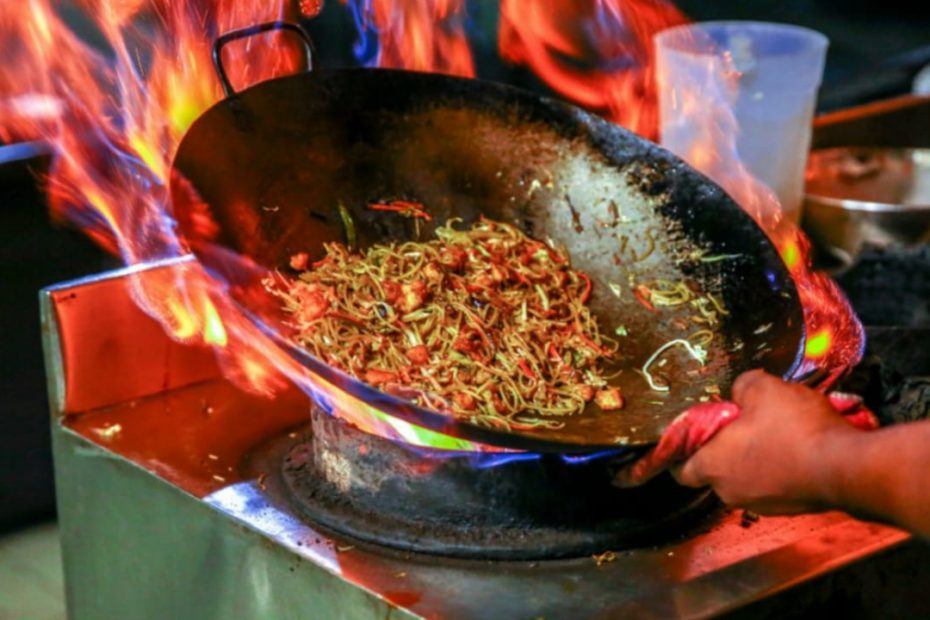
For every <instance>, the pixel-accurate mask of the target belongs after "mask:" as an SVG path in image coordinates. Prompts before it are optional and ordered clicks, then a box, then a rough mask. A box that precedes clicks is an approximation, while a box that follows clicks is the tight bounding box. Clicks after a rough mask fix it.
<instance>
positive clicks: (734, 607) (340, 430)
mask: <svg viewBox="0 0 930 620" xmlns="http://www.w3.org/2000/svg"><path fill="white" fill-rule="evenodd" d="M821 135H826V134H824V133H823V132H821ZM815 139H816V136H815ZM186 260H189V259H174V260H169V261H165V262H160V263H150V264H145V265H140V266H136V267H133V268H129V269H123V270H117V271H111V272H107V273H104V274H102V275H99V276H95V277H90V278H85V279H82V280H78V281H73V282H68V283H65V284H61V285H58V286H55V287H52V288H49V289H46V290H45V291H43V293H42V295H41V312H42V321H43V338H44V344H45V356H46V368H47V375H48V386H49V395H50V403H51V407H52V438H53V450H54V457H55V470H56V481H57V489H58V490H57V493H58V510H59V518H60V526H61V534H62V545H63V556H64V562H65V574H66V588H67V598H68V606H69V611H70V615H71V617H72V618H77V619H80V618H106V617H126V616H127V615H134V611H133V610H144V615H146V616H150V617H156V618H167V617H170V618H188V617H189V618H204V617H217V618H227V617H235V618H271V617H273V618H278V617H282V618H286V617H311V618H388V617H390V618H438V617H441V618H546V619H552V618H563V617H564V618H568V617H570V618H578V617H583V618H602V617H603V618H609V617H625V616H635V617H662V618H665V617H682V618H701V617H711V616H719V615H726V614H729V615H733V616H735V617H753V618H758V617H779V618H783V617H791V616H792V615H793V614H796V613H798V612H799V610H800V611H804V612H811V611H812V610H817V609H821V608H824V609H826V608H829V609H830V610H831V611H833V612H835V611H836V610H838V609H849V610H854V611H855V612H856V613H858V614H859V615H866V616H868V615H869V614H870V613H871V614H872V615H874V616H875V617H879V616H881V617H888V616H894V615H895V612H896V611H897V612H898V615H900V616H904V615H908V614H915V613H918V610H924V611H930V601H925V600H922V599H923V598H926V595H924V594H922V593H924V592H930V588H927V587H926V585H927V577H926V576H923V575H921V574H920V571H918V570H916V569H915V567H916V566H919V564H920V563H921V562H924V563H925V562H926V560H927V550H926V548H925V547H924V546H923V545H922V544H921V543H918V542H917V541H915V540H913V539H912V538H911V537H910V536H909V535H908V534H907V533H905V532H902V531H900V530H897V529H895V528H892V527H888V526H885V525H880V524H875V523H868V522H863V521H859V520H856V519H853V518H851V517H849V516H847V515H845V514H841V513H825V514H819V515H802V516H795V517H777V518H776V517H763V518H758V517H756V516H755V515H751V514H749V513H745V512H743V511H738V510H737V511H734V510H727V509H724V508H722V507H721V506H720V505H719V504H718V503H717V502H716V501H715V500H714V499H713V497H712V496H710V495H709V494H708V493H707V492H703V491H693V490H688V489H682V488H680V487H677V486H676V485H674V484H673V483H672V481H671V480H670V479H669V478H667V477H666V478H659V479H657V480H656V481H654V482H653V483H651V484H650V485H648V486H646V487H644V488H642V489H638V490H634V491H620V490H618V489H614V488H613V487H611V486H610V485H609V479H610V473H611V471H612V470H611V468H612V467H613V466H615V463H614V461H613V460H612V459H611V458H608V457H609V455H608V456H605V455H593V456H592V457H590V458H587V459H579V458H578V457H560V456H558V455H546V456H539V455H514V454H506V453H504V454H489V455H488V454H483V455H480V456H475V455H474V454H463V453H459V454H451V455H450V454H448V453H443V454H437V453H434V452H430V451H428V450H422V449H417V450H413V449H411V448H409V447H404V446H400V445H398V444H395V443H392V442H389V441H386V440H384V439H380V438H377V437H374V436H370V435H367V434H364V433H361V432H360V431H358V430H356V429H354V428H352V427H350V426H348V425H347V424H345V423H343V422H341V421H340V420H339V419H338V418H337V417H334V416H331V415H330V413H333V412H331V411H326V410H325V409H326V407H325V403H319V402H317V403H312V402H311V400H310V399H309V398H308V397H307V396H306V395H305V394H303V393H302V392H300V391H299V390H297V389H296V388H291V389H288V390H286V391H285V392H283V393H280V394H278V395H277V396H276V398H274V399H267V398H264V397H261V396H256V395H252V394H247V393H244V392H241V391H240V390H239V389H237V388H236V387H235V386H234V385H233V384H231V383H229V382H228V381H226V380H225V379H224V378H223V374H222V372H221V370H220V368H219V367H218V365H217V363H216V361H215V360H214V358H213V355H212V353H211V352H210V351H209V350H208V349H206V348H202V347H199V346H195V345H190V346H188V345H183V344H179V343H177V342H175V341H173V340H171V339H170V338H169V337H168V336H166V335H165V333H164V332H163V330H162V328H161V327H160V325H159V324H158V323H157V322H156V321H155V320H154V319H152V318H151V317H149V316H148V315H146V314H145V313H144V312H143V311H142V310H140V309H139V307H138V306H137V305H136V303H135V302H134V301H133V296H132V292H133V290H135V289H136V287H138V285H139V284H140V283H141V282H144V280H145V279H147V278H155V279H158V280H159V281H165V280H164V279H165V278H166V277H171V273H170V272H172V271H174V270H179V269H182V268H183V267H184V264H185V261H186ZM920 260H926V251H925V249H919V248H918V249H915V250H908V251H897V250H892V251H889V250H886V251H882V252H876V253H872V254H869V253H866V254H864V255H863V257H862V259H861V260H860V262H859V263H857V265H856V266H854V267H853V268H851V269H849V270H848V271H846V272H845V273H844V274H841V275H840V277H839V280H840V283H841V284H842V285H843V286H844V288H845V289H846V290H847V292H848V293H849V294H850V297H851V299H852V301H853V303H854V305H855V306H856V307H857V309H858V310H859V311H860V313H861V314H862V315H863V317H864V318H865V319H866V323H867V324H872V325H873V326H872V327H869V328H868V333H869V336H870V341H871V343H872V344H871V352H872V353H873V354H874V355H872V356H870V357H867V358H866V361H865V362H864V363H863V364H861V365H860V367H859V368H857V369H856V371H855V372H854V373H852V375H851V376H850V377H848V378H847V380H846V381H847V384H846V385H847V387H848V388H849V389H854V390H855V391H857V392H859V393H862V394H865V395H866V399H867V402H868V404H870V405H871V406H872V407H873V408H874V409H875V410H876V412H877V413H878V414H879V416H880V417H882V419H883V420H884V421H886V422H896V421H903V420H906V419H914V418H919V417H924V416H926V415H927V409H928V403H930V389H928V387H927V382H926V381H925V380H924V379H922V378H921V377H925V376H928V375H930V360H928V359H927V353H926V351H923V350H922V349H921V347H919V346H917V345H916V343H918V342H920V341H919V338H920V337H921V335H922V334H925V332H926V330H927V329H928V325H927V320H926V314H925V313H923V312H922V311H919V309H918V310H914V309H913V307H908V308H906V309H907V313H906V316H905V313H904V312H903V310H904V309H905V308H904V307H903V305H902V304H900V303H899V304H898V305H896V306H894V307H893V308H890V307H887V306H884V305H881V304H879V301H878V300H879V297H878V296H879V295H880V293H879V292H878V289H877V288H876V287H878V286H894V287H896V288H895V290H896V291H897V293H898V295H897V296H891V297H887V296H886V297H882V298H881V299H882V300H884V301H882V302H881V303H886V302H887V300H888V299H895V298H896V299H898V300H899V302H900V300H902V299H904V293H910V292H913V293H914V295H916V296H917V298H918V299H924V300H925V299H926V296H922V293H920V291H910V289H907V286H909V285H907V284H906V280H895V279H894V278H895V277H896V276H900V275H901V274H907V273H911V272H912V270H913V269H914V268H915V266H916V265H920V264H922V263H920V262H919V261H920ZM870 261H871V262H870ZM914 261H918V262H914ZM876 274H878V275H876ZM905 289H907V290H905ZM921 296H922V297H921ZM870 303H871V304H872V306H869V304H870ZM901 316H904V318H900V317H901ZM905 345H909V346H905Z"/></svg>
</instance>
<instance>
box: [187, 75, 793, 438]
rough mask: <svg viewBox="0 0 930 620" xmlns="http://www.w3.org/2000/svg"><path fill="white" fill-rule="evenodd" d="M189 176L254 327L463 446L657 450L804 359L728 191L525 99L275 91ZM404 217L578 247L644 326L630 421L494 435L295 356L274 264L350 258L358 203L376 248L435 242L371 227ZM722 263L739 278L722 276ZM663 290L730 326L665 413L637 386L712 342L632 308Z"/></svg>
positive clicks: (378, 86)
mask: <svg viewBox="0 0 930 620" xmlns="http://www.w3.org/2000/svg"><path fill="white" fill-rule="evenodd" d="M387 93H389V96H387V95H386V94H387ZM175 171H176V174H175V175H174V179H173V184H172V197H173V204H174V208H175V213H174V215H175V217H176V218H177V219H178V221H179V224H180V229H181V231H182V232H183V233H184V235H185V236H186V238H187V240H188V242H189V243H190V245H191V247H192V248H193V250H194V252H195V253H196V254H197V255H198V257H199V258H200V260H201V261H202V262H203V263H204V264H206V265H207V267H208V268H209V269H210V270H211V271H212V272H213V273H214V274H215V275H217V276H218V277H222V278H225V279H226V280H228V281H230V283H231V290H232V291H234V293H235V294H236V295H237V299H238V300H239V302H240V303H241V304H242V306H243V308H244V309H245V311H246V312H247V313H248V314H249V315H250V317H252V318H253V319H254V320H256V321H259V322H261V323H263V324H264V325H265V327H266V329H267V331H268V333H269V334H271V335H272V336H273V337H275V338H277V340H278V342H279V344H280V345H281V346H282V347H283V348H284V349H285V350H286V351H287V352H288V353H289V354H290V355H292V356H293V357H294V358H295V359H297V360H298V361H299V362H300V363H302V364H304V365H305V366H306V367H307V368H309V369H310V370H311V371H312V372H313V373H315V374H316V375H317V376H319V377H322V378H323V379H324V380H325V381H327V382H328V383H330V384H334V385H338V386H339V387H340V388H341V389H343V390H345V391H347V392H350V393H352V394H353V395H356V396H359V397H360V398H362V399H363V400H365V401H367V402H370V403H373V404H374V405H375V406H376V407H378V408H379V409H381V410H382V411H384V412H386V413H389V414H390V415H392V416H395V417H398V418H401V419H404V420H407V421H409V422H413V423H415V424H419V425H421V426H425V427H427V428H431V429H434V430H438V431H440V432H442V433H445V434H447V435H454V436H459V437H464V438H467V439H471V440H474V441H478V442H482V443H486V444H495V445H500V446H507V447H512V448H517V449H527V450H534V451H556V452H567V451H588V450H594V449H603V448H606V447H617V446H618V445H620V446H623V445H626V446H641V445H645V444H649V443H651V442H654V441H656V440H657V439H658V437H659V436H660V435H661V432H662V431H663V430H664V428H665V426H666V425H667V423H668V422H669V421H671V419H673V418H674V417H675V416H676V415H678V414H679V413H680V412H681V411H682V410H683V409H685V408H686V407H687V406H688V405H689V404H691V403H693V402H695V401H696V400H697V399H698V398H700V397H704V396H705V395H706V393H705V388H706V387H708V386H711V385H717V386H719V387H720V388H722V389H723V390H724V392H726V390H727V388H728V387H729V385H730V383H731V381H732V379H733V378H734V377H735V376H736V375H737V374H738V373H739V372H741V371H743V370H747V369H749V368H754V367H759V366H762V367H765V368H767V369H768V370H769V371H771V372H774V373H777V374H786V373H790V371H791V370H792V369H793V368H794V367H795V365H796V364H797V362H798V361H799V356H800V353H801V351H802V345H803V324H802V317H801V308H800V304H799V302H798V300H797V295H796V292H795V290H794V285H793V283H792V281H791V278H790V277H789V275H788V273H787V271H786V270H785V268H784V265H783V264H782V261H781V259H780V258H779V257H778V255H777V253H776V251H775V249H774V248H773V246H772V244H771V243H770V242H769V240H768V238H767V237H766V236H765V234H764V233H763V232H762V231H761V230H760V229H759V228H758V227H757V226H756V225H755V224H754V223H753V222H752V220H751V219H750V218H749V217H748V215H746V214H745V213H744V212H743V211H742V210H741V209H740V208H739V207H738V206H737V205H736V204H735V203H734V202H733V201H732V200H731V199H730V198H729V197H727V196H726V194H725V193H724V192H723V191H722V190H720V189H719V188H718V187H717V186H715V185H713V184H712V183H711V182H710V181H708V180H707V179H706V178H705V177H703V176H701V175H699V174H698V173H696V172H695V171H693V170H691V169H690V168H688V167H687V166H686V165H685V164H684V163H683V162H681V161H680V160H678V159H677V158H675V157H674V156H672V155H671V154H669V153H667V152H665V151H663V150H661V149H659V148H658V147H656V146H655V145H654V144H651V143H649V142H646V141H644V140H643V139H641V138H638V137H636V136H634V135H632V134H630V133H629V132H627V131H625V130H623V129H621V128H619V127H617V126H614V125H612V124H610V123H607V122H606V121H604V120H602V119H599V118H596V117H594V116H591V115H589V114H587V113H585V112H583V111H581V110H579V109H577V108H574V107H571V106H568V105H566V104H563V103H559V102H556V101H552V100H547V99H542V98H539V97H537V96H535V95H532V94H528V93H526V92H523V91H520V90H516V89H513V88H510V87H506V86H503V85H497V84H491V83H483V82H480V81H476V80H464V79H459V78H452V77H448V76H441V75H429V74H415V73H408V72H400V71H386V70H352V71H333V72H327V71H315V72H313V73H309V74H303V75H297V76H291V77H287V78H280V79H275V80H271V81H268V82H264V83H262V84H260V85H258V86H254V87H251V88H249V89H246V90H244V91H242V92H240V93H238V94H237V96H236V105H235V110H232V109H230V106H228V105H227V104H226V103H224V102H221V103H220V104H218V105H216V106H214V107H213V108H211V109H210V110H208V111H207V112H206V113H205V114H204V115H202V116H201V117H200V118H199V119H198V120H197V121H196V122H195V123H194V125H193V126H192V127H191V129H190V131H189V132H188V134H187V135H186V136H185V138H184V140H183V141H182V143H181V145H180V147H179V150H178V153H177V157H176V160H175ZM178 172H179V173H180V174H177V173H178ZM392 198H405V199H413V200H419V201H421V202H423V203H424V204H425V205H427V208H428V210H429V211H430V212H431V213H432V215H433V218H434V222H433V223H432V224H428V225H423V226H422V230H421V231H420V238H429V237H430V236H431V232H432V229H433V226H434V225H436V224H442V223H445V222H446V221H447V220H448V219H449V218H451V217H459V218H462V219H463V220H464V222H465V223H466V224H468V223H470V222H473V221H474V220H475V219H477V218H478V217H479V216H480V215H484V216H487V217H489V218H491V219H495V220H499V221H505V222H511V223H514V224H516V225H517V226H519V227H520V228H522V229H523V230H525V231H526V232H527V233H528V234H530V235H531V236H534V237H537V238H540V239H547V238H548V239H551V240H552V241H553V242H555V243H558V244H564V246H565V247H566V248H567V249H568V251H569V252H570V254H571V257H572V261H573V264H574V265H575V266H576V267H578V268H580V269H582V270H584V271H585V272H586V273H587V274H588V275H590V276H591V277H592V279H593V281H594V282H595V288H594V293H593V296H592V301H591V304H590V305H591V309H592V312H593V313H594V314H595V316H596V317H597V318H598V320H599V322H600V325H601V326H602V329H604V330H605V331H607V332H610V331H613V329H614V328H615V327H617V326H618V325H624V326H625V327H626V328H627V331H628V333H629V334H630V337H628V338H624V339H622V342H621V345H622V355H621V357H620V359H619V361H617V362H615V366H616V368H615V369H616V370H621V369H622V370H623V373H622V374H620V375H619V377H618V378H617V379H616V380H615V381H616V383H617V385H619V387H621V388H622V390H623V393H624V396H625V400H626V402H627V406H626V408H625V409H624V410H623V411H622V412H619V413H617V412H604V411H601V410H599V409H598V408H597V407H596V405H593V404H592V405H590V406H589V407H588V409H587V410H586V412H585V413H584V414H583V415H578V416H573V417H571V418H569V419H567V420H566V426H565V428H564V429H561V430H548V429H546V430H542V429H535V430H526V431H513V432H508V431H504V430H495V429H488V428H484V427H480V426H476V425H472V424H470V423H469V422H467V421H464V420H457V419H455V418H453V417H452V416H451V415H449V414H446V413H442V412H437V411H432V410H427V409H423V408H421V407H417V406H415V405H413V404H411V403H409V402H407V401H404V400H401V399H399V398H396V397H394V396H390V395H388V394H385V393H383V392H380V391H378V390H376V389H374V388H371V387H369V386H367V385H365V384H363V383H361V382H360V381H358V380H356V379H354V378H351V377H349V376H348V375H346V374H344V373H342V372H339V371H337V370H335V369H333V368H331V367H329V366H327V365H326V364H324V363H323V362H322V361H321V360H319V359H317V358H315V357H313V356H311V355H310V354H308V353H307V352H306V351H305V350H303V349H302V348H301V347H298V346H296V345H295V344H293V343H292V342H291V340H290V338H289V337H288V336H289V334H288V333H287V329H286V328H285V327H284V325H283V321H282V311H281V309H280V304H279V303H278V301H277V300H276V299H275V298H273V297H272V296H271V295H270V294H269V293H268V292H267V291H266V290H265V288H264V287H263V286H262V285H261V282H260V277H261V275H262V273H263V270H262V269H256V268H255V267H256V264H257V265H258V266H260V267H263V268H266V269H267V268H274V269H277V268H286V267H285V266H286V265H287V264H288V260H289V258H290V256H291V255H293V254H295V253H297V252H309V253H310V255H311V257H316V258H318V257H319V256H320V255H321V252H322V244H323V243H324V242H326V241H343V240H344V235H345V231H344V229H343V224H342V219H341V218H340V217H339V215H338V212H337V209H336V206H337V204H340V203H341V204H344V205H345V207H346V208H347V209H348V210H349V212H350V213H351V217H352V218H353V220H354V221H355V228H356V229H357V231H358V235H357V236H358V244H359V246H360V247H365V246H367V245H370V244H372V243H378V242H385V241H390V240H404V239H411V238H415V236H416V228H415V225H414V222H412V221H411V220H410V219H408V218H403V217H400V216H397V215H396V214H385V213H383V212H373V211H371V210H370V209H368V208H367V205H368V204H370V203H371V202H373V201H378V200H386V199H392ZM211 220H212V222H211ZM702 252H703V253H706V254H707V255H727V256H730V258H726V259H723V260H718V261H714V262H704V261H701V260H700V259H699V255H700V253H702ZM242 257H247V258H246V259H243V258H242ZM656 279H667V280H671V281H676V282H677V281H684V282H687V283H689V284H690V285H692V286H693V288H694V289H695V290H696V291H699V294H700V295H704V294H714V295H716V296H718V298H720V299H721V300H722V302H723V305H724V307H725V308H726V309H727V311H728V314H727V315H726V316H723V317H721V322H720V325H719V326H717V327H716V328H715V331H716V336H715V338H714V341H713V342H712V344H711V345H710V346H709V347H708V348H709V353H710V355H709V363H708V365H707V367H706V369H707V372H705V373H702V374H699V375H697V376H694V375H690V376H689V375H687V374H686V372H687V371H689V370H692V371H693V370H695V362H694V361H693V360H691V359H690V357H689V356H687V355H684V354H679V353H680V352H675V353H673V354H671V355H669V356H667V358H666V359H667V360H668V362H669V363H668V365H667V366H666V367H665V368H663V373H664V374H665V375H667V376H668V377H671V381H672V384H673V388H672V390H671V391H670V392H665V393H660V392H655V391H652V390H650V389H649V388H648V385H647V384H646V382H645V381H644V379H643V378H642V377H641V376H640V375H638V374H637V372H636V370H637V369H639V368H640V367H641V366H642V365H643V363H644V362H645V361H646V360H647V359H648V358H649V357H650V356H651V355H652V353H653V352H654V351H656V350H657V349H658V348H659V347H660V346H661V345H663V344H665V343H667V342H668V341H669V340H672V339H675V338H682V337H687V336H688V335H689V334H690V333H692V332H693V331H695V330H696V329H697V328H696V327H695V326H693V325H692V326H691V327H690V328H689V325H690V324H689V323H688V322H687V320H688V318H689V317H690V314H691V312H692V308H691V307H690V306H688V305H687V304H682V305H680V306H676V307H671V308H662V309H661V311H660V312H659V313H654V312H651V311H650V310H648V309H646V308H644V307H643V306H642V305H641V304H640V303H638V302H637V301H636V298H635V296H634V295H633V293H632V290H631V289H632V288H634V287H635V285H636V284H640V283H642V284H648V283H653V282H654V281H655V280H656ZM612 285H613V286H615V287H616V288H617V289H618V290H619V291H620V294H619V296H615V294H613V293H612V292H611V287H612ZM760 328H763V329H760Z"/></svg>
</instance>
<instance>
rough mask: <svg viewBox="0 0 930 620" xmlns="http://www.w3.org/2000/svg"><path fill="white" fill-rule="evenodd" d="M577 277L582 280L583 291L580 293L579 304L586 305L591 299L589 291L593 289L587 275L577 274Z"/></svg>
mask: <svg viewBox="0 0 930 620" xmlns="http://www.w3.org/2000/svg"><path fill="white" fill-rule="evenodd" d="M578 276H579V277H580V278H581V279H582V280H584V291H583V292H582V293H581V303H583V304H586V303H588V300H589V299H590V298H591V289H592V288H593V287H594V285H593V283H592V282H591V278H589V277H588V274H586V273H582V272H578Z"/></svg>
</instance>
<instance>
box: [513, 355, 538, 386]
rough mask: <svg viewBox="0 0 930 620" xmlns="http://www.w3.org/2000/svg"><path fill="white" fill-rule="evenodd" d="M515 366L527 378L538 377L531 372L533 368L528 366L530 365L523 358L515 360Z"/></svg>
mask: <svg viewBox="0 0 930 620" xmlns="http://www.w3.org/2000/svg"><path fill="white" fill-rule="evenodd" d="M517 368H519V369H520V372H522V373H523V374H524V375H525V376H526V378H527V379H532V380H533V381H536V380H537V379H538V377H537V376H536V373H535V372H533V369H532V368H530V365H529V364H528V363H527V361H526V360H525V359H522V358H521V359H519V360H517Z"/></svg>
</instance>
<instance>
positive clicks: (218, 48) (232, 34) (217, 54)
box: [213, 21, 316, 97]
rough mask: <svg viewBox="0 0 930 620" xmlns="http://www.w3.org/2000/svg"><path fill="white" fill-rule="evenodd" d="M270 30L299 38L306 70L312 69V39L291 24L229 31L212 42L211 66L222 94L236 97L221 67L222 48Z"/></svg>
mask: <svg viewBox="0 0 930 620" xmlns="http://www.w3.org/2000/svg"><path fill="white" fill-rule="evenodd" d="M272 30H288V31H290V32H293V33H294V34H296V35H297V36H299V37H300V38H301V40H302V41H303V43H304V47H305V48H306V50H307V70H308V71H310V70H312V69H313V56H314V54H316V50H315V49H314V47H313V39H311V38H310V35H309V34H307V31H306V30H304V29H303V28H301V27H300V26H298V25H297V24H295V23H293V22H285V21H274V22H265V23H263V24H255V25H254V26H248V27H246V28H240V29H238V30H230V31H229V32H226V33H224V34H222V35H220V36H219V37H218V38H217V39H216V41H214V42H213V66H214V67H215V68H216V74H217V77H219V78H220V83H221V84H222V85H223V92H225V93H226V96H227V97H234V96H235V95H236V89H235V88H234V87H233V85H232V83H231V82H230V81H229V75H228V74H227V73H226V68H225V67H223V48H224V47H225V46H226V44H227V43H229V42H231V41H236V40H238V39H246V38H248V37H252V36H255V35H257V34H261V33H263V32H270V31H272Z"/></svg>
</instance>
